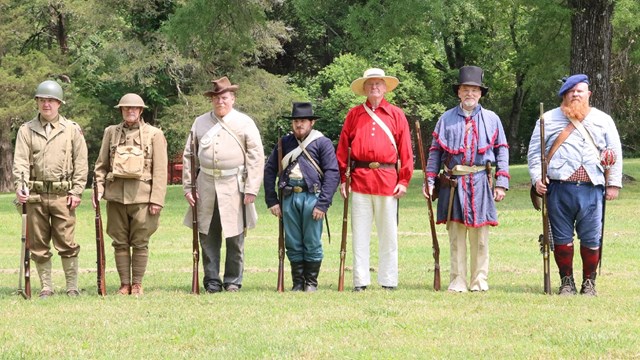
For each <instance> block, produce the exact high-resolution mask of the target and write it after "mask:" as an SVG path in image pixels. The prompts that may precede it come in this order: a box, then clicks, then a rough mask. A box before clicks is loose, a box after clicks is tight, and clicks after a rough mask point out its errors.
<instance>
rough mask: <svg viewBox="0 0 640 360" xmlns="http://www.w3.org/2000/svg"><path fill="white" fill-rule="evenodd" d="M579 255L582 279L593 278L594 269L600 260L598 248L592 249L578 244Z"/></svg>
mask: <svg viewBox="0 0 640 360" xmlns="http://www.w3.org/2000/svg"><path fill="white" fill-rule="evenodd" d="M580 257H582V277H583V279H592V280H593V279H594V275H595V272H596V269H597V268H598V260H600V248H598V249H595V250H594V249H589V248H588V247H585V246H580Z"/></svg>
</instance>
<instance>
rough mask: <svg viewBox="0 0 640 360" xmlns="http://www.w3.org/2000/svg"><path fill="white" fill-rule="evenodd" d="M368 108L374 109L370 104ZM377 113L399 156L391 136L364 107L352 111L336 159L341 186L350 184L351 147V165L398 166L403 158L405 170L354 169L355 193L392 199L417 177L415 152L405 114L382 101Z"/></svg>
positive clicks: (353, 182)
mask: <svg viewBox="0 0 640 360" xmlns="http://www.w3.org/2000/svg"><path fill="white" fill-rule="evenodd" d="M366 106H367V107H369V108H371V104H369V101H367V102H366ZM374 113H375V114H376V115H378V117H379V118H380V119H381V120H382V121H383V122H384V123H385V124H386V125H387V127H388V128H389V130H391V133H392V134H393V137H394V139H395V142H396V146H397V147H398V154H396V150H395V148H394V147H393V144H392V143H391V140H390V139H389V137H388V136H387V134H386V133H385V132H384V130H382V128H380V126H379V125H378V124H377V123H376V122H375V121H374V120H373V119H372V118H371V116H369V114H368V113H367V111H366V110H365V109H364V107H363V106H362V105H358V106H355V107H353V108H351V110H349V113H348V114H347V117H346V118H345V120H344V125H343V126H342V132H341V133H340V139H339V141H338V149H337V151H336V157H337V158H338V167H339V168H340V179H341V182H345V181H346V176H345V172H346V169H347V153H348V148H349V147H351V161H364V162H373V161H377V162H380V163H396V161H397V159H398V156H399V157H400V162H401V164H402V165H401V167H400V171H399V172H397V171H396V169H395V168H384V169H383V168H379V169H368V168H356V169H351V190H353V191H355V192H359V193H362V194H369V195H382V196H391V195H393V190H394V189H395V187H396V185H397V184H401V185H404V186H405V187H408V184H409V180H411V175H412V174H413V150H412V148H411V135H410V131H409V123H408V122H407V118H406V117H405V115H404V112H403V111H402V110H401V109H400V108H398V107H397V106H394V105H391V104H389V102H387V100H385V99H382V102H381V103H380V106H379V107H378V108H377V109H375V111H374Z"/></svg>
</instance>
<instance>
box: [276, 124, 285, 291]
mask: <svg viewBox="0 0 640 360" xmlns="http://www.w3.org/2000/svg"><path fill="white" fill-rule="evenodd" d="M282 157H283V153H282V137H281V136H280V131H278V183H279V182H280V179H281V178H282V170H283V168H282ZM277 186H278V205H279V206H280V216H279V217H278V283H277V290H278V292H284V220H283V217H284V209H283V208H282V189H281V188H280V185H277Z"/></svg>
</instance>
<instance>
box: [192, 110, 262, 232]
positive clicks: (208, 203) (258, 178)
mask: <svg viewBox="0 0 640 360" xmlns="http://www.w3.org/2000/svg"><path fill="white" fill-rule="evenodd" d="M222 121H223V122H224V124H225V125H226V126H227V127H228V128H229V129H231V131H233V132H234V133H235V135H236V136H237V138H238V140H239V141H240V143H241V144H243V146H244V148H245V151H246V159H245V155H244V153H243V151H242V148H241V147H240V145H239V144H238V142H237V141H236V140H235V139H234V137H233V136H232V135H231V134H230V133H229V132H227V131H226V130H225V129H224V128H223V129H221V130H219V131H218V132H217V133H216V134H215V135H214V136H210V135H211V134H210V133H208V132H209V130H211V128H213V127H214V126H215V125H216V124H217V123H218V120H217V119H216V117H215V116H214V114H213V112H209V113H206V114H203V115H201V116H199V117H198V118H196V120H195V121H194V123H193V126H192V127H191V132H192V133H194V134H195V136H196V138H197V139H198V156H197V157H196V164H195V166H196V168H198V169H199V168H200V166H202V167H204V168H207V169H220V170H229V169H234V168H238V167H240V166H245V168H246V177H244V176H242V173H239V174H238V176H235V175H233V176H225V177H219V178H215V177H214V176H212V175H210V174H207V173H206V172H204V171H199V173H198V178H197V181H196V184H197V189H198V195H199V196H200V198H199V201H198V231H199V232H200V233H202V234H208V233H209V227H210V225H211V219H212V217H213V209H214V206H216V202H217V205H218V207H219V210H220V222H221V224H222V232H223V233H224V237H225V238H229V237H233V236H236V235H238V234H240V233H242V232H243V230H244V219H243V211H242V205H241V204H242V201H243V198H244V194H245V193H246V194H253V195H257V194H258V191H259V190H260V186H261V184H262V176H263V169H264V150H263V147H262V140H261V139H260V132H259V131H258V128H257V127H256V125H255V123H254V122H253V120H252V119H251V118H250V117H249V116H247V115H245V114H243V113H241V112H239V111H237V110H231V112H229V114H227V115H226V116H225V117H223V118H222ZM190 142H191V136H189V138H188V139H187V144H186V146H185V151H184V159H183V168H182V169H183V170H182V184H183V188H184V192H185V194H186V193H188V192H191V189H192V186H193V182H192V179H191V159H190V156H191V148H190ZM246 220H247V224H246V225H247V228H249V229H251V228H253V227H255V224H256V221H257V213H256V210H255V204H253V203H252V204H249V205H247V206H246ZM184 224H185V225H186V226H188V227H191V226H192V215H191V208H189V210H188V211H187V214H186V216H185V219H184Z"/></svg>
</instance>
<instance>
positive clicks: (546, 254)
mask: <svg viewBox="0 0 640 360" xmlns="http://www.w3.org/2000/svg"><path fill="white" fill-rule="evenodd" d="M540 172H541V175H542V179H541V181H542V182H543V184H546V182H547V158H546V141H545V133H544V104H543V103H540ZM541 210H542V211H541V212H542V244H541V245H542V248H541V251H542V266H543V271H544V279H543V281H544V293H545V294H551V264H550V257H551V239H550V232H549V214H548V213H547V194H546V193H545V194H543V195H542V201H541Z"/></svg>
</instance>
